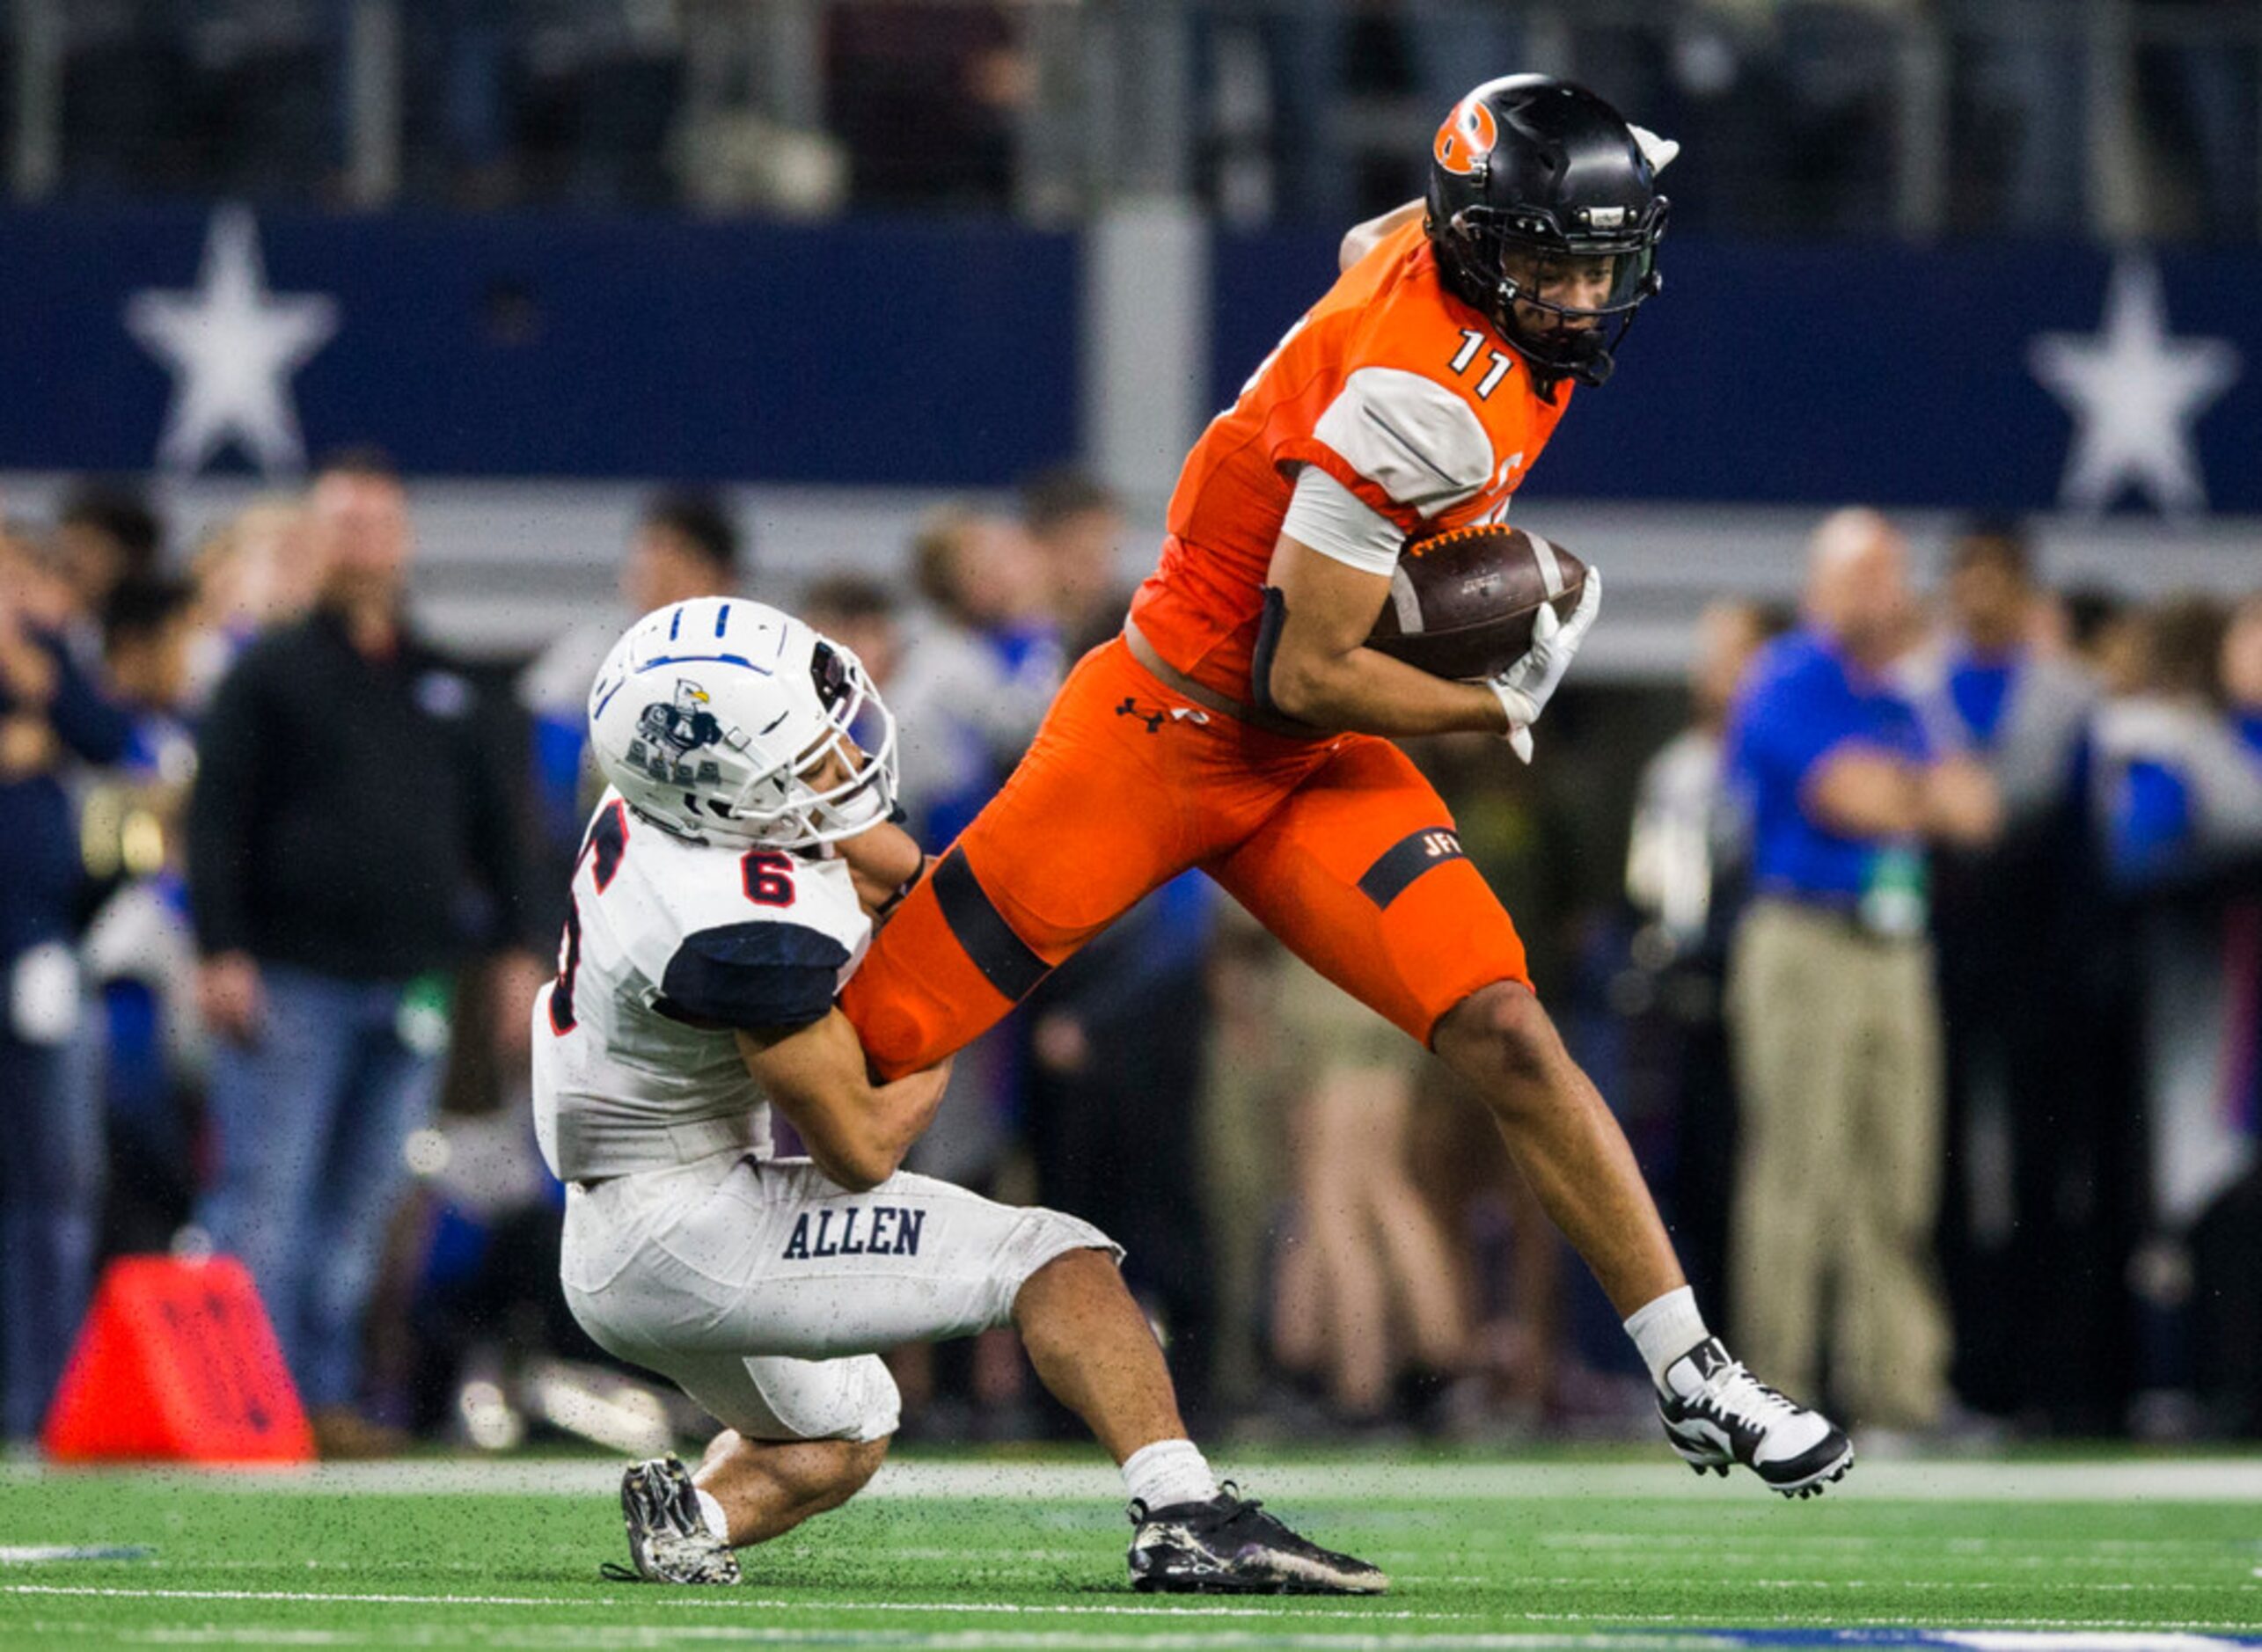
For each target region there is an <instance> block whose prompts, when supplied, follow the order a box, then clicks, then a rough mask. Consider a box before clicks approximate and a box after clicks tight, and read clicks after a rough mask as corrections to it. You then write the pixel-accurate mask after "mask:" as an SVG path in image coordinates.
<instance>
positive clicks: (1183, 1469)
mask: <svg viewBox="0 0 2262 1652" xmlns="http://www.w3.org/2000/svg"><path fill="white" fill-rule="evenodd" d="M1124 1486H1125V1487H1126V1488H1129V1490H1130V1492H1131V1497H1132V1500H1133V1501H1134V1502H1143V1503H1145V1504H1146V1506H1147V1507H1148V1508H1150V1509H1168V1508H1169V1507H1171V1505H1173V1504H1174V1503H1182V1502H1209V1501H1210V1499H1211V1498H1212V1497H1214V1496H1216V1495H1218V1481H1217V1477H1216V1476H1215V1475H1213V1474H1212V1473H1210V1462H1209V1459H1208V1458H1205V1457H1204V1456H1203V1455H1202V1448H1201V1447H1200V1446H1198V1445H1197V1444H1194V1442H1193V1441H1191V1440H1157V1441H1156V1442H1155V1443H1154V1444H1152V1445H1142V1446H1140V1447H1139V1448H1138V1450H1137V1451H1133V1452H1132V1453H1131V1455H1130V1456H1129V1457H1127V1458H1124Z"/></svg>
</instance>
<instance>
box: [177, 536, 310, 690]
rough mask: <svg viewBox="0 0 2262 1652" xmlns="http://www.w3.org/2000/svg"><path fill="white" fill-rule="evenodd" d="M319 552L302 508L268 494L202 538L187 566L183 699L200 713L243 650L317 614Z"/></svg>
mask: <svg viewBox="0 0 2262 1652" xmlns="http://www.w3.org/2000/svg"><path fill="white" fill-rule="evenodd" d="M189 574H190V578H191V579H192V580H193V581H194V584H195V589H196V611H195V634H194V641H193V645H192V652H191V654H190V656H189V685H188V698H189V701H190V703H191V704H193V705H197V706H199V707H201V706H202V705H205V704H206V703H208V702H209V700H210V699H211V698H212V693H213V691H214V690H215V689H216V688H218V687H219V685H220V679H221V678H222V677H223V676H225V675H226V674H227V670H228V668H229V667H230V666H231V665H232V664H234V663H235V659H236V656H237V654H240V653H241V652H242V651H243V649H244V647H245V644H247V643H249V642H250V641H251V640H252V639H253V638H254V637H256V636H258V635H259V634H260V632H263V631H266V630H267V629H269V628H270V627H272V626H275V625H287V624H289V622H290V621H292V620H294V619H296V618H299V617H300V616H301V615H303V614H304V613H305V612H306V610H308V609H310V608H311V607H313V606H314V603H315V599H316V598H317V597H318V596H320V594H321V590H322V579H323V573H322V567H321V564H320V562H319V561H318V546H317V545H316V544H315V542H314V538H313V536H312V535H311V534H310V533H309V532H308V531H307V522H306V505H305V501H304V500H302V499H300V498H298V497H296V495H293V494H285V493H272V494H267V495H265V496H263V497H261V498H259V499H256V500H254V501H253V502H252V503H250V504H249V505H246V506H245V507H244V508H243V509H241V510H239V511H238V512H236V513H235V515H231V516H230V517H228V518H226V519H225V520H224V521H223V522H222V523H220V524H219V525H218V526H217V527H216V528H214V529H213V530H211V531H210V532H209V533H208V534H206V535H205V536H204V537H203V539H202V540H201V542H200V543H199V544H198V545H197V547H196V550H195V552H194V555H193V556H192V557H191V558H190V559H189Z"/></svg>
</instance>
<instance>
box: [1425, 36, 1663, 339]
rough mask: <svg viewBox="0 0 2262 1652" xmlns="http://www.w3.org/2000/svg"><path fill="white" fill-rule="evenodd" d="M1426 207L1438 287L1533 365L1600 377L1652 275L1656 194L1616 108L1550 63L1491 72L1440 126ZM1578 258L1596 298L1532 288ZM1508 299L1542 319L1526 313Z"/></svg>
mask: <svg viewBox="0 0 2262 1652" xmlns="http://www.w3.org/2000/svg"><path fill="white" fill-rule="evenodd" d="M1652 142H1653V143H1654V140H1652ZM1667 152H1668V154H1669V152H1670V151H1667ZM1659 164H1662V161H1660V163H1659ZM1429 208H1430V210H1429V221H1428V225H1427V228H1428V230H1429V236H1430V244H1431V245H1432V246H1433V247H1435V248H1436V249H1437V255H1438V268H1439V270H1440V271H1441V272H1442V273H1443V274H1444V277H1445V280H1446V285H1447V286H1448V287H1449V288H1450V289H1452V291H1453V294H1454V296H1456V297H1458V298H1460V300H1461V301H1462V302H1464V303H1468V304H1469V305H1470V306H1472V307H1473V308H1475V309H1476V310H1479V311H1482V312H1483V313H1484V314H1485V315H1486V316H1488V317H1489V318H1490V319H1491V321H1492V324H1493V325H1494V326H1495V327H1497V329H1498V330H1499V332H1500V333H1501V336H1502V337H1504V339H1506V340H1508V342H1509V343H1510V344H1512V345H1513V346H1514V347H1515V348H1516V351H1517V353H1518V354H1519V355H1521V356H1523V357H1524V359H1525V360H1526V362H1528V363H1530V365H1531V367H1532V369H1533V374H1534V377H1536V378H1538V379H1540V380H1541V382H1542V384H1545V383H1547V382H1548V381H1551V380H1555V379H1560V378H1563V377H1570V378H1575V379H1577V380H1578V381H1579V382H1580V383H1581V384H1601V383H1602V382H1603V381H1604V380H1606V379H1607V378H1608V377H1609V376H1610V373H1611V369H1612V367H1613V366H1614V359H1613V358H1614V352H1615V351H1616V350H1617V347H1618V345H1619V342H1620V340H1622V339H1623V338H1624V337H1625V336H1626V329H1627V328H1628V327H1629V326H1631V325H1633V322H1634V312H1635V311H1636V310H1638V309H1640V308H1641V306H1642V304H1643V303H1644V302H1645V301H1646V300H1648V299H1649V298H1650V297H1651V296H1652V295H1653V294H1655V293H1656V292H1657V291H1658V289H1659V287H1660V286H1661V285H1662V284H1663V283H1662V282H1661V281H1659V280H1658V271H1657V245H1658V238H1659V237H1661V236H1662V235H1663V234H1664V233H1665V212H1666V201H1665V197H1664V196H1663V195H1661V194H1658V186H1657V169H1656V167H1655V166H1653V165H1652V164H1651V160H1650V157H1649V155H1648V154H1646V153H1644V149H1643V143H1641V142H1640V141H1639V140H1637V139H1636V136H1635V135H1634V131H1633V128H1630V127H1629V125H1628V124H1627V122H1626V121H1625V119H1624V117H1623V116H1621V115H1620V114H1619V113H1618V112H1617V111H1616V110H1615V109H1614V108H1612V107H1611V106H1609V105H1608V104H1607V103H1605V102H1603V101H1602V99H1600V98H1598V97H1596V96H1595V95H1594V94H1593V93H1592V92H1591V91H1587V90H1585V88H1584V87H1581V86H1574V85H1571V84H1570V83H1569V82H1567V81H1561V80H1557V79H1556V78H1555V77H1552V76H1549V75H1508V76H1504V77H1502V78H1500V79H1498V80H1489V81H1487V82H1485V83H1484V84H1482V86H1479V87H1478V88H1477V89H1476V90H1475V91H1472V92H1470V93H1469V94H1468V96H1467V97H1466V98H1463V99H1461V100H1460V103H1458V104H1457V105H1455V106H1454V107H1453V113H1451V114H1449V115H1447V116H1446V123H1445V124H1444V125H1443V126H1441V127H1439V128H1438V135H1437V141H1436V143H1434V144H1433V145H1432V146H1431V152H1430V200H1429ZM1586 260H1607V263H1593V264H1590V263H1587V262H1585V261H1586ZM1582 267H1583V268H1585V270H1587V271H1588V272H1589V273H1590V274H1607V292H1606V294H1605V296H1602V297H1601V300H1600V303H1592V304H1591V305H1589V306H1585V307H1580V306H1574V305H1570V304H1566V303H1560V302H1552V301H1550V300H1548V299H1545V298H1542V297H1541V296H1540V294H1541V292H1542V291H1543V290H1545V289H1547V287H1548V285H1550V284H1551V283H1552V282H1554V281H1557V280H1559V279H1560V277H1561V276H1562V275H1563V274H1564V273H1566V272H1569V271H1571V270H1574V269H1577V268H1582ZM1519 305H1527V306H1529V307H1531V308H1532V309H1534V310H1537V311H1541V312H1542V313H1543V314H1544V315H1545V316H1546V317H1547V321H1546V324H1545V325H1526V322H1525V321H1524V320H1523V319H1522V318H1519V316H1518V315H1517V313H1516V312H1517V308H1518V306H1519Z"/></svg>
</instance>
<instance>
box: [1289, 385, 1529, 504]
mask: <svg viewBox="0 0 2262 1652" xmlns="http://www.w3.org/2000/svg"><path fill="white" fill-rule="evenodd" d="M1312 434H1313V435H1314V436H1316V437H1318V438H1319V440H1320V441H1321V442H1325V443H1326V444H1327V445H1328V446H1329V448H1331V449H1333V450H1335V451H1336V453H1337V454H1339V455H1341V456H1342V457H1343V462H1344V463H1345V464H1349V465H1350V466H1351V469H1352V470H1354V471H1358V474H1359V475H1361V476H1363V477H1365V479H1367V480H1368V481H1370V482H1372V483H1373V484H1374V486H1377V487H1378V488H1380V489H1381V490H1382V493H1384V495H1385V496H1386V497H1387V498H1388V499H1389V500H1390V501H1392V502H1393V503H1395V504H1399V505H1403V506H1406V507H1408V508H1410V509H1412V510H1414V511H1416V512H1417V513H1419V514H1420V515H1422V516H1424V518H1428V517H1433V516H1435V515H1438V513H1439V512H1440V511H1444V510H1448V509H1450V508H1453V506H1455V505H1458V504H1460V502H1461V501H1463V500H1465V499H1468V498H1470V497H1471V496H1473V495H1474V494H1475V493H1479V492H1481V491H1482V489H1483V487H1484V486H1485V485H1486V484H1487V483H1488V482H1490V480H1491V479H1492V471H1493V457H1492V438H1491V437H1490V436H1489V435H1486V434H1485V430H1484V425H1483V423H1482V420H1479V419H1478V418H1477V416H1476V409H1475V408H1474V407H1472V406H1469V404H1468V402H1467V401H1465V400H1463V399H1462V398H1460V395H1459V394H1458V393H1456V392H1455V391H1451V390H1448V389H1446V387H1445V386H1444V385H1443V384H1438V382H1437V381H1436V380H1435V379H1432V378H1424V376H1422V375H1421V374H1419V373H1409V372H1408V371H1407V370H1406V369H1403V368H1397V367H1362V368H1360V369H1358V371H1356V372H1354V373H1353V374H1352V375H1351V376H1350V377H1349V378H1347V379H1345V380H1344V381H1343V389H1342V390H1341V391H1337V392H1336V398H1335V400H1333V401H1332V402H1329V404H1328V408H1327V411H1326V412H1325V413H1321V415H1320V418H1319V422H1318V423H1317V424H1315V425H1314V426H1313V428H1312Z"/></svg>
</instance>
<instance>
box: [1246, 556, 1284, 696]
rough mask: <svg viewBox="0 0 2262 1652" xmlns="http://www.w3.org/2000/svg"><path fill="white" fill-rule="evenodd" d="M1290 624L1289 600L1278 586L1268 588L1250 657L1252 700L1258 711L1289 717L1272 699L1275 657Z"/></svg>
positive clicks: (1249, 673)
mask: <svg viewBox="0 0 2262 1652" xmlns="http://www.w3.org/2000/svg"><path fill="white" fill-rule="evenodd" d="M1287 623H1288V599H1287V598H1286V597H1285V596H1282V595H1281V594H1280V588H1279V587H1278V586H1277V585H1268V586H1266V587H1265V588H1264V612H1263V614H1262V615H1261V616H1260V617H1259V618H1258V619H1257V622H1256V647H1255V651H1254V652H1253V653H1252V654H1250V655H1249V662H1248V700H1249V704H1250V705H1254V706H1255V707H1256V709H1257V710H1259V711H1261V712H1263V713H1268V714H1269V715H1270V716H1274V717H1285V716H1287V715H1288V713H1285V712H1284V711H1282V710H1281V709H1280V705H1279V703H1278V702H1277V701H1276V700H1275V699H1274V698H1272V653H1273V650H1274V649H1276V648H1277V647H1279V646H1280V628H1281V627H1282V626H1283V625H1286V624H1287Z"/></svg>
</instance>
